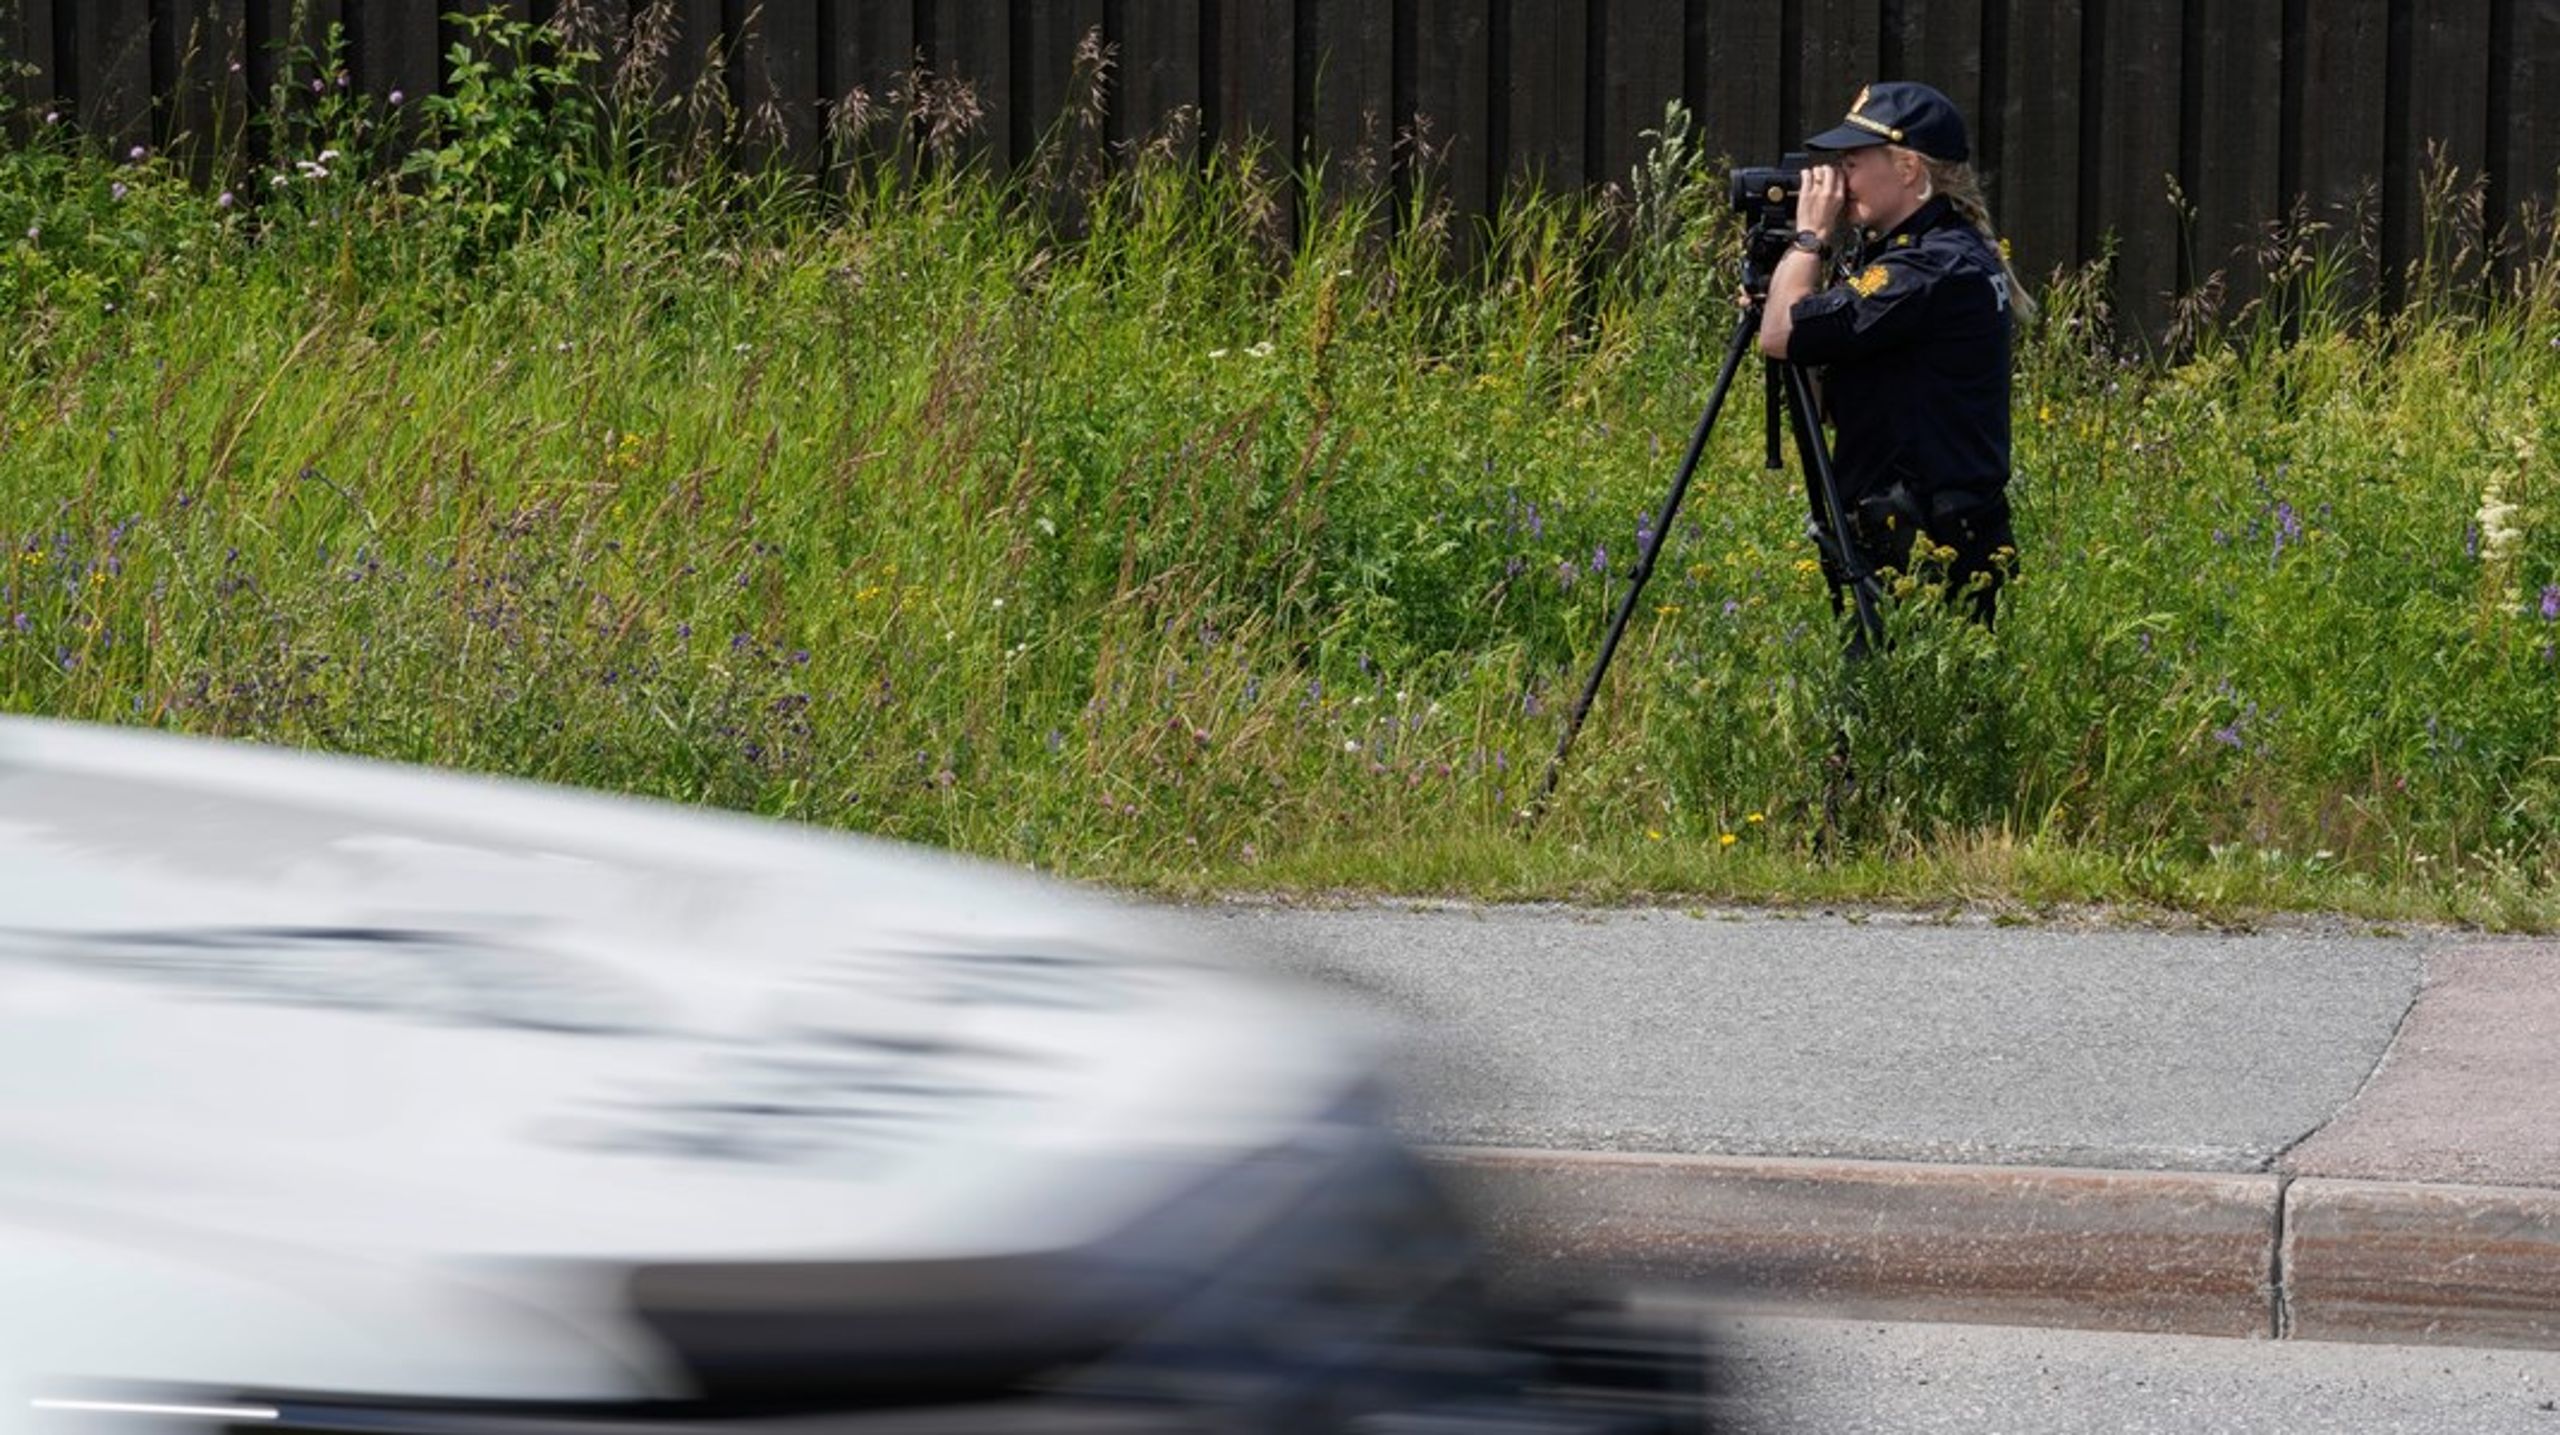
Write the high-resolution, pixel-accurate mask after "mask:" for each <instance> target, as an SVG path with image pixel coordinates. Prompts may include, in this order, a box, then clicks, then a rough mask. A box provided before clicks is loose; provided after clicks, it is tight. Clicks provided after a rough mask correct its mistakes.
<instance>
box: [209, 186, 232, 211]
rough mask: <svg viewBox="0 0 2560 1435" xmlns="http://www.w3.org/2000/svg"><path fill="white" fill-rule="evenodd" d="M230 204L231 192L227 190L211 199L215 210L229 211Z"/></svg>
mask: <svg viewBox="0 0 2560 1435" xmlns="http://www.w3.org/2000/svg"><path fill="white" fill-rule="evenodd" d="M232 203H233V197H232V194H231V191H229V190H227V189H226V190H224V191H223V192H222V193H220V194H217V195H215V196H214V197H213V207H214V208H216V209H229V208H230V207H231V206H232Z"/></svg>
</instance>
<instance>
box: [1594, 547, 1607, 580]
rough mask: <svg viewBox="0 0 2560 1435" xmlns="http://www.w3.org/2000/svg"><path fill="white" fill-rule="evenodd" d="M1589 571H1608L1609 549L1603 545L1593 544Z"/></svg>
mask: <svg viewBox="0 0 2560 1435" xmlns="http://www.w3.org/2000/svg"><path fill="white" fill-rule="evenodd" d="M1591 571H1592V572H1594V573H1606V572H1608V571H1609V550H1608V548H1607V547H1606V546H1605V545H1601V546H1595V547H1593V548H1592V550H1591Z"/></svg>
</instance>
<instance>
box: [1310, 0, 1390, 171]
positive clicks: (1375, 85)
mask: <svg viewBox="0 0 2560 1435" xmlns="http://www.w3.org/2000/svg"><path fill="white" fill-rule="evenodd" d="M1313 9H1314V14H1315V35H1314V44H1313V45H1312V46H1308V45H1306V44H1304V43H1303V42H1302V43H1301V45H1300V53H1301V54H1310V53H1311V54H1313V55H1314V57H1315V64H1316V69H1315V74H1314V76H1313V81H1314V83H1313V84H1312V86H1305V85H1303V84H1302V88H1304V89H1305V90H1306V92H1307V98H1308V100H1309V102H1310V109H1309V111H1308V113H1307V115H1306V116H1305V120H1306V135H1307V140H1308V143H1309V144H1310V145H1311V146H1312V148H1313V151H1314V153H1315V155H1316V156H1317V157H1318V158H1319V159H1321V160H1322V161H1323V164H1324V172H1325V188H1326V189H1327V191H1329V192H1332V193H1335V194H1340V193H1343V192H1345V191H1346V190H1347V189H1348V188H1349V187H1350V186H1352V185H1354V184H1360V183H1381V182H1383V181H1384V180H1385V179H1386V177H1387V174H1388V167H1389V165H1390V164H1391V163H1392V162H1393V148H1394V144H1395V136H1396V129H1397V127H1398V126H1399V125H1400V124H1402V123H1404V120H1405V117H1403V116H1400V115H1398V114H1396V113H1395V26H1394V13H1393V12H1392V11H1391V10H1390V9H1389V8H1388V7H1387V6H1386V5H1383V4H1380V3H1378V0H1315V4H1314V7H1313ZM1301 79H1302V81H1303V80H1304V79H1305V77H1303V76H1302V77H1301Z"/></svg>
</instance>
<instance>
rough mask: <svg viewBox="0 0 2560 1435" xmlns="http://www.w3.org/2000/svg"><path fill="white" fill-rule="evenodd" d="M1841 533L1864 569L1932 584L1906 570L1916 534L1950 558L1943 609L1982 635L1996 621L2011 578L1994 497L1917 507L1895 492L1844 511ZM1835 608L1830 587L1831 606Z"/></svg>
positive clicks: (2005, 517) (2005, 511)
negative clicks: (1956, 611) (1845, 529)
mask: <svg viewBox="0 0 2560 1435" xmlns="http://www.w3.org/2000/svg"><path fill="white" fill-rule="evenodd" d="M1849 527H1850V536H1851V538H1852V540H1853V541H1855V542H1856V543H1857V545H1858V555H1859V556H1860V557H1861V558H1863V559H1865V560H1866V563H1867V566H1868V567H1869V568H1872V569H1886V568H1890V569H1893V570H1894V571H1896V572H1898V573H1905V574H1913V575H1914V576H1927V577H1937V576H1938V574H1937V572H1936V570H1935V569H1931V570H1930V571H1929V572H1928V573H1927V574H1925V575H1924V574H1920V573H1918V571H1917V570H1915V569H1914V568H1913V567H1912V562H1911V549H1912V544H1913V540H1914V539H1915V538H1917V537H1918V536H1919V535H1920V534H1922V533H1926V534H1928V535H1929V540H1930V542H1932V543H1933V544H1935V545H1936V546H1938V547H1940V548H1951V549H1953V550H1955V556H1954V557H1952V558H1949V559H1947V560H1946V571H1945V574H1944V577H1945V581H1946V585H1947V586H1946V595H1947V602H1948V603H1949V604H1951V605H1954V606H1957V607H1961V608H1962V609H1964V611H1965V615H1966V616H1967V617H1969V618H1971V619H1972V620H1973V621H1975V622H1977V623H1980V624H1981V625H1982V626H1984V627H1986V628H1988V627H1990V626H1992V623H1993V621H1994V619H1995V618H1996V617H1997V616H1998V613H1999V608H2000V588H2001V585H2002V584H2004V583H2006V582H2008V581H2009V579H2010V578H2011V577H2013V576H2015V575H2016V573H2017V571H2018V540H2017V536H2016V534H2015V533H2014V532H2013V531H2012V530H2011V528H2010V525H2009V500H2008V498H2007V497H2006V496H2004V495H2002V494H2000V493H1997V492H1991V493H1978V492H1969V491H1953V492H1946V493H1938V494H1934V495H1931V496H1930V497H1929V498H1928V499H1926V500H1922V499H1919V498H1916V497H1915V496H1914V495H1912V494H1911V493H1910V492H1909V490H1907V489H1905V488H1904V487H1903V486H1902V485H1900V484H1895V485H1894V486H1893V487H1892V488H1890V489H1888V490H1886V491H1885V492H1884V493H1881V494H1874V495H1870V496H1869V497H1866V498H1863V499H1860V500H1858V501H1857V502H1856V503H1853V504H1851V505H1850V519H1849ZM1840 601H1841V598H1840V589H1839V585H1838V583H1837V582H1836V581H1835V582H1834V584H1833V586H1832V603H1833V606H1835V607H1837V606H1838V605H1839V603H1840Z"/></svg>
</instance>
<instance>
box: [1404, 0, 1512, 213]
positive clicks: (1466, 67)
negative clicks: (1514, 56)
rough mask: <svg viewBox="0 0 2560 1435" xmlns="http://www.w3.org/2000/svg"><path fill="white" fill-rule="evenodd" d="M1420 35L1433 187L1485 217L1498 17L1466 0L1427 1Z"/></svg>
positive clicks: (1421, 100)
mask: <svg viewBox="0 0 2560 1435" xmlns="http://www.w3.org/2000/svg"><path fill="white" fill-rule="evenodd" d="M1414 32H1415V34H1416V35H1417V36H1418V37H1419V38H1420V40H1421V50H1422V53H1421V54H1420V55H1418V56H1417V57H1416V63H1415V73H1414V108H1415V109H1417V110H1418V111H1420V112H1421V115H1422V119H1423V122H1424V123H1425V124H1426V125H1427V126H1428V128H1429V131H1430V135H1431V143H1432V146H1433V149H1434V150H1435V152H1436V154H1435V158H1434V160H1433V164H1434V166H1435V170H1436V172H1435V174H1434V176H1433V178H1432V180H1431V183H1432V184H1433V185H1434V186H1435V187H1436V188H1437V189H1438V191H1439V192H1440V193H1441V194H1443V195H1446V196H1447V197H1448V199H1449V202H1450V204H1451V205H1452V206H1453V207H1455V209H1456V210H1457V211H1458V213H1459V214H1460V215H1462V216H1465V215H1477V214H1482V213H1484V212H1485V210H1486V209H1487V207H1488V206H1489V205H1490V204H1491V202H1492V189H1491V184H1490V174H1491V171H1490V169H1489V168H1488V164H1487V161H1488V159H1489V157H1490V156H1491V154H1492V145H1493V107H1492V92H1491V89H1490V86H1491V85H1492V71H1491V69H1490V65H1491V63H1492V53H1493V51H1492V30H1491V16H1490V15H1489V14H1488V13H1487V9H1486V7H1485V6H1484V5H1482V4H1471V3H1465V0H1419V5H1418V9H1417V13H1416V17H1415V22H1414Z"/></svg>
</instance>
